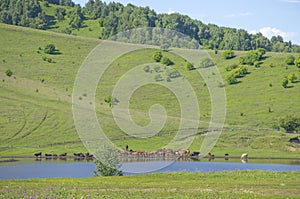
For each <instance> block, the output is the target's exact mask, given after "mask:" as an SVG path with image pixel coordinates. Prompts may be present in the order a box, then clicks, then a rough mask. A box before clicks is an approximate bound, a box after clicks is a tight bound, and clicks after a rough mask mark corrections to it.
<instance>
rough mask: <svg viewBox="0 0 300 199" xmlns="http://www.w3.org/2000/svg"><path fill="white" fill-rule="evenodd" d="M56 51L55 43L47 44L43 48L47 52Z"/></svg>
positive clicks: (52, 52)
mask: <svg viewBox="0 0 300 199" xmlns="http://www.w3.org/2000/svg"><path fill="white" fill-rule="evenodd" d="M55 51H56V49H55V45H54V44H48V45H47V46H46V47H45V48H44V52H45V53H47V54H54V53H55Z"/></svg>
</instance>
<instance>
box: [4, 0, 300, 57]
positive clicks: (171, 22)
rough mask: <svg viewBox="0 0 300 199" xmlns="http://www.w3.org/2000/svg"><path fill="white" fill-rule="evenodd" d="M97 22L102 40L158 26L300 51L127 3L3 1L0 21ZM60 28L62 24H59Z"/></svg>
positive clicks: (225, 46)
mask: <svg viewBox="0 0 300 199" xmlns="http://www.w3.org/2000/svg"><path fill="white" fill-rule="evenodd" d="M88 21H89V22H90V21H93V22H96V23H93V24H96V29H97V35H98V38H99V39H107V38H109V37H111V36H113V35H115V34H117V33H119V32H121V31H126V30H129V29H134V28H140V27H159V28H167V29H172V30H176V31H178V32H181V33H184V34H186V35H189V36H190V37H191V38H193V39H194V40H196V41H197V42H198V43H199V44H200V45H201V46H202V47H204V48H206V49H218V50H243V51H248V50H255V49H259V48H264V49H265V50H266V51H273V52H296V53H299V52H300V46H299V45H296V44H293V43H292V42H291V41H284V39H283V37H281V36H273V37H272V38H271V39H268V38H266V37H265V36H263V35H262V34H261V33H257V34H250V33H248V32H247V31H246V30H243V29H236V28H229V27H219V26H217V25H214V24H204V23H202V22H201V21H199V20H195V19H191V18H190V17H189V16H186V15H182V14H179V13H173V14H157V13H156V12H155V11H154V10H152V9H150V8H149V7H137V6H135V5H132V4H128V5H126V6H124V5H122V4H121V3H116V2H111V3H108V4H107V3H106V2H103V1H101V0H89V1H88V2H87V3H86V4H85V6H84V7H81V6H80V5H79V4H75V3H74V2H72V0H27V1H24V0H1V1H0V22H2V23H6V24H12V25H19V26H25V27H31V28H36V29H43V30H53V29H57V28H58V27H59V26H58V25H57V24H58V23H60V24H63V25H60V26H64V27H63V28H62V29H61V30H60V31H61V32H63V33H67V34H73V32H74V31H76V30H80V29H82V28H86V27H88V28H89V31H92V28H93V29H95V26H93V27H89V26H90V24H89V23H87V22H88ZM60 28H61V27H60Z"/></svg>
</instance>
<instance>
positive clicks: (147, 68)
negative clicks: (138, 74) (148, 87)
mask: <svg viewBox="0 0 300 199" xmlns="http://www.w3.org/2000/svg"><path fill="white" fill-rule="evenodd" d="M144 71H145V72H146V73H149V72H150V66H148V65H147V66H145V67H144Z"/></svg>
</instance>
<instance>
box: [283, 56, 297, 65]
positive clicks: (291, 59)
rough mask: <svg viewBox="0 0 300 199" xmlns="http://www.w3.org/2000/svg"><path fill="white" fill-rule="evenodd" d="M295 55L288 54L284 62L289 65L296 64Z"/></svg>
mask: <svg viewBox="0 0 300 199" xmlns="http://www.w3.org/2000/svg"><path fill="white" fill-rule="evenodd" d="M294 61H295V57H294V56H293V55H288V56H287V57H286V58H285V59H284V62H285V63H286V64H287V65H294Z"/></svg>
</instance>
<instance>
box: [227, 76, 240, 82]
mask: <svg viewBox="0 0 300 199" xmlns="http://www.w3.org/2000/svg"><path fill="white" fill-rule="evenodd" d="M226 81H227V82H228V83H229V84H236V83H238V80H237V78H236V77H235V76H234V75H232V74H229V75H228V76H227V78H226Z"/></svg>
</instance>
